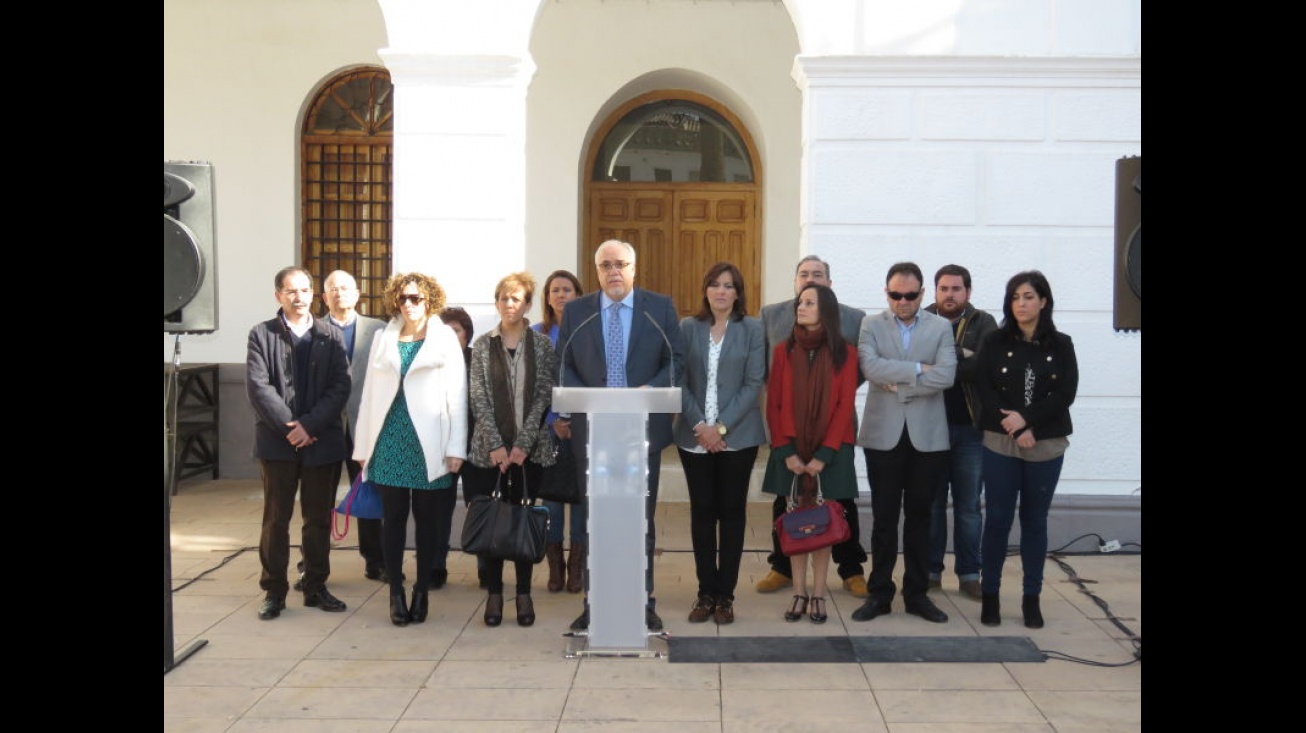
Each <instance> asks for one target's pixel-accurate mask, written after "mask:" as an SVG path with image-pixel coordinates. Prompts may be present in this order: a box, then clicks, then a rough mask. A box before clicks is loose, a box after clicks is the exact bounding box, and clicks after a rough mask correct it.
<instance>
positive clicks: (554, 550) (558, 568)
mask: <svg viewBox="0 0 1306 733" xmlns="http://www.w3.org/2000/svg"><path fill="white" fill-rule="evenodd" d="M544 557H545V559H546V560H548V561H549V584H548V586H547V587H548V589H549V592H550V593H557V592H558V591H560V590H562V586H563V583H565V582H566V575H567V564H566V561H565V560H563V559H562V543H561V542H550V543H549V544H548V545H546V546H545V547H544Z"/></svg>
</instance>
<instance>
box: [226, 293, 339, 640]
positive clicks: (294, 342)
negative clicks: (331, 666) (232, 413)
mask: <svg viewBox="0 0 1306 733" xmlns="http://www.w3.org/2000/svg"><path fill="white" fill-rule="evenodd" d="M274 283H275V287H276V291H275V293H274V297H275V298H276V299H277V302H278V303H280V305H281V309H280V310H279V311H278V312H277V314H276V315H275V316H273V317H272V319H271V320H267V321H264V322H262V323H260V324H258V325H257V326H254V327H253V328H252V329H250V332H249V345H248V351H247V354H246V357H245V371H246V375H245V387H246V391H247V392H248V394H249V402H250V406H251V407H252V408H253V409H254V458H256V459H257V460H258V462H259V465H260V467H261V468H262V473H263V529H262V533H261V534H260V535H259V546H258V555H259V562H261V563H262V565H263V572H262V575H260V577H259V587H260V588H262V589H263V590H264V591H266V592H267V595H266V596H265V597H264V598H263V603H262V604H260V605H259V610H258V617H259V618H260V619H263V620H269V619H274V618H276V617H278V616H280V615H281V611H282V610H283V609H285V607H286V594H287V592H288V591H289V590H290V583H289V582H288V581H287V578H286V571H287V570H288V567H287V566H288V565H289V564H290V519H291V517H293V516H294V513H295V494H296V493H298V494H299V508H300V514H301V517H302V521H303V525H304V528H303V532H302V535H301V547H302V550H303V553H304V581H303V591H304V605H305V606H309V607H313V608H320V609H322V610H323V611H343V610H345V602H344V601H342V600H340V599H339V598H336V597H335V596H333V595H331V593H330V591H328V590H327V587H326V581H327V577H328V576H330V575H331V509H332V507H333V506H334V505H335V498H336V484H337V483H339V481H340V462H341V461H343V460H344V459H345V456H346V455H347V454H346V452H345V430H344V421H343V419H342V415H344V412H345V403H346V402H347V401H348V400H349V384H350V379H349V357H348V356H347V355H346V354H345V344H344V340H343V339H342V338H341V334H340V329H338V328H336V327H334V326H332V325H331V324H330V323H328V322H327V321H326V320H325V319H319V318H314V317H313V314H312V312H311V311H310V310H309V308H310V307H311V306H312V304H313V280H312V278H311V277H310V276H309V274H308V271H307V270H304V269H302V268H299V267H287V268H284V269H282V270H281V271H280V272H278V273H277V275H276V278H275V279H274Z"/></svg>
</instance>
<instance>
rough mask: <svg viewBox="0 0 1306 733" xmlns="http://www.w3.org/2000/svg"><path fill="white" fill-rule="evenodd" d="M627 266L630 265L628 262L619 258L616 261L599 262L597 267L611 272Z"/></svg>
mask: <svg viewBox="0 0 1306 733" xmlns="http://www.w3.org/2000/svg"><path fill="white" fill-rule="evenodd" d="M627 267H630V263H629V262H622V261H621V260H617V261H616V262H600V263H599V269H600V270H602V271H603V272H612V271H613V270H624V269H626V268H627Z"/></svg>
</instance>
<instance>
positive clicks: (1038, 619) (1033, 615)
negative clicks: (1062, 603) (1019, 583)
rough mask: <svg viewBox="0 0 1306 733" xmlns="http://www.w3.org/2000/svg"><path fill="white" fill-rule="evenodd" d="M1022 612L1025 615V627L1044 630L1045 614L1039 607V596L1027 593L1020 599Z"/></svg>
mask: <svg viewBox="0 0 1306 733" xmlns="http://www.w3.org/2000/svg"><path fill="white" fill-rule="evenodd" d="M1020 610H1021V612H1022V613H1024V614H1025V627H1026V628H1030V629H1041V628H1043V612H1042V611H1041V610H1039V607H1038V596H1037V595H1029V594H1028V593H1026V594H1025V595H1024V596H1022V597H1021V599H1020Z"/></svg>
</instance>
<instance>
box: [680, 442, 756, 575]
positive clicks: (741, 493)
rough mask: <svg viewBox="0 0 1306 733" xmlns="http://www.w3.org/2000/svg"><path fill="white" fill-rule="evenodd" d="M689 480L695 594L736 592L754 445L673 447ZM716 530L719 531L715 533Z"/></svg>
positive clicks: (742, 550) (754, 454)
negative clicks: (715, 449) (703, 449)
mask: <svg viewBox="0 0 1306 733" xmlns="http://www.w3.org/2000/svg"><path fill="white" fill-rule="evenodd" d="M676 452H677V453H679V454H680V465H682V466H684V468H685V483H686V484H688V486H689V537H690V540H691V542H692V543H693V546H694V570H695V573H696V575H697V576H698V594H699V595H706V596H711V597H713V598H721V597H725V598H730V599H732V600H733V599H734V597H735V586H736V585H737V584H738V583H739V563H740V559H741V558H742V557H743V554H744V532H745V527H746V525H747V520H748V483H749V480H750V479H751V478H752V476H753V464H754V463H755V462H756V461H757V446H753V447H752V448H745V449H743V450H736V451H721V452H720V453H694V452H691V451H687V450H683V449H677V451H676ZM718 532H719V533H720V534H719V537H718Z"/></svg>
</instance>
